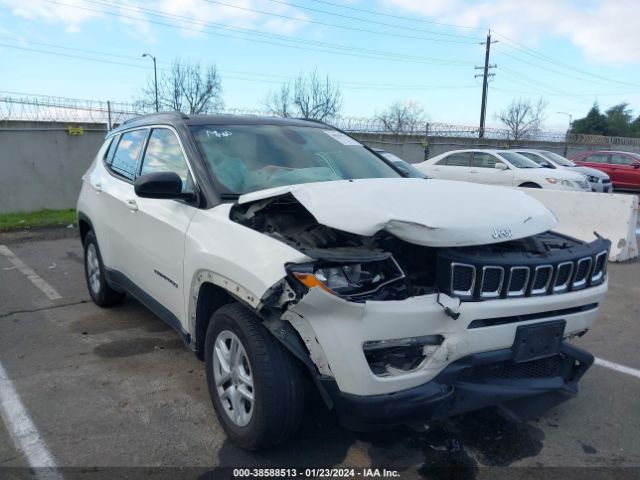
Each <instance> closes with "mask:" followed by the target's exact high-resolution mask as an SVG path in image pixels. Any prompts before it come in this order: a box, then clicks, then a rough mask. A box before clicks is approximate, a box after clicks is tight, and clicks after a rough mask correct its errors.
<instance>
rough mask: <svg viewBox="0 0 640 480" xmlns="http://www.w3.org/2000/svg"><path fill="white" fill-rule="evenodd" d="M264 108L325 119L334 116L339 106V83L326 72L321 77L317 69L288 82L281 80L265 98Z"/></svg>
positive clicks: (304, 116) (283, 114) (281, 114)
mask: <svg viewBox="0 0 640 480" xmlns="http://www.w3.org/2000/svg"><path fill="white" fill-rule="evenodd" d="M265 106H266V107H267V109H268V110H269V111H270V112H271V113H273V114H275V115H279V116H282V117H301V118H307V119H312V120H320V121H327V120H331V119H332V118H335V117H337V116H338V114H339V113H340V110H341V108H342V92H341V90H340V86H339V85H337V84H336V83H334V82H333V81H331V79H330V78H329V76H328V75H327V76H325V77H324V78H323V77H321V76H320V75H319V74H318V72H317V70H314V71H313V72H311V73H310V74H309V75H307V76H304V75H302V74H300V75H298V77H297V78H296V79H295V80H294V81H293V86H292V84H291V82H286V83H283V84H282V85H281V86H280V88H279V89H277V90H275V91H273V92H271V93H270V94H269V95H268V96H267V98H266V100H265Z"/></svg>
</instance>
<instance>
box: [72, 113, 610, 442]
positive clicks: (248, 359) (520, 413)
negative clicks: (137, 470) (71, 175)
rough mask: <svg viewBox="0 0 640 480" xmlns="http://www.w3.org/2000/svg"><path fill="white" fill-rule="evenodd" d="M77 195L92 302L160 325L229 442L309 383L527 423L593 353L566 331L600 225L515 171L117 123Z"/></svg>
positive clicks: (184, 120) (581, 316) (265, 132)
mask: <svg viewBox="0 0 640 480" xmlns="http://www.w3.org/2000/svg"><path fill="white" fill-rule="evenodd" d="M77 209H78V225H79V229H80V234H81V238H82V242H83V245H84V252H85V253H84V263H85V273H86V280H87V286H88V289H89V293H90V295H91V298H92V299H93V301H94V302H95V303H96V304H97V305H99V306H101V307H107V306H110V305H114V304H117V303H119V302H121V301H122V300H123V298H124V296H125V295H126V294H129V295H132V296H133V297H135V298H137V299H138V300H139V301H140V302H141V303H143V304H144V305H145V306H147V307H148V308H149V309H150V310H152V311H153V312H154V313H155V314H156V315H157V316H158V317H160V318H161V319H162V320H164V321H165V322H167V323H168V324H169V325H170V326H172V327H173V328H174V329H175V330H176V331H177V332H178V333H179V334H180V335H181V337H182V339H183V340H184V343H185V345H186V346H187V348H189V349H191V350H193V351H194V352H195V354H196V355H197V356H198V357H199V358H201V359H203V360H204V361H205V369H206V377H207V384H208V389H209V394H210V396H211V399H212V402H213V406H214V409H215V411H216V413H217V416H218V419H219V421H220V423H221V424H222V426H223V427H224V429H225V431H226V433H227V435H228V436H229V438H230V439H231V440H232V441H233V442H235V443H236V444H237V445H240V446H241V447H244V448H248V449H258V448H263V447H268V446H271V445H274V444H277V443H279V442H282V441H284V440H285V439H286V438H287V437H288V436H289V435H291V434H292V433H293V432H294V431H295V430H296V428H297V426H298V425H299V423H300V420H301V418H302V416H303V407H304V405H305V402H304V399H305V395H310V396H312V397H316V398H321V399H322V400H323V401H324V402H325V403H326V405H327V406H328V407H329V408H331V409H333V410H335V412H336V413H337V415H338V417H339V418H340V420H341V421H342V422H343V424H344V425H346V426H348V427H350V428H353V429H372V428H380V427H384V426H387V425H394V424H401V423H406V422H415V421H428V420H430V419H438V418H444V417H448V416H450V415H457V414H460V413H463V412H467V411H470V410H474V409H479V408H485V407H494V408H496V409H498V411H499V412H500V413H502V414H504V415H505V416H507V417H509V418H512V419H513V418H517V419H521V420H526V419H527V418H530V417H531V416H537V415H539V414H540V413H541V412H542V411H544V410H546V409H548V408H550V407H552V406H554V405H556V404H557V403H560V402H562V401H564V400H565V399H567V398H570V397H571V396H573V395H575V394H576V393H577V388H578V386H577V385H578V381H579V380H580V378H581V377H582V376H583V375H584V373H585V372H586V371H587V369H588V368H589V367H590V365H591V364H592V362H593V360H594V358H593V356H591V355H590V354H589V353H587V352H585V351H584V350H581V349H579V348H577V347H575V346H573V345H572V344H571V343H570V339H571V338H573V337H575V336H580V335H583V334H584V333H585V332H586V331H587V330H588V329H589V327H590V326H591V324H592V322H593V321H594V320H595V318H596V317H597V315H598V306H599V304H600V303H601V302H602V300H603V298H604V296H605V293H606V291H607V277H606V265H607V255H608V250H609V242H608V241H607V240H604V239H601V238H599V239H596V240H595V241H593V242H591V243H584V242H581V241H578V240H575V239H573V238H570V237H567V236H564V235H560V234H557V233H553V232H552V231H551V229H553V227H554V226H555V225H556V219H555V217H554V216H553V215H552V214H551V212H550V211H549V210H547V209H546V208H545V207H544V206H543V205H542V204H541V203H539V202H538V201H536V200H534V199H533V198H531V197H530V196H528V195H526V194H525V193H523V192H521V191H518V190H515V189H506V188H505V189H496V188H493V187H487V186H485V185H470V184H469V185H462V184H461V183H459V182H449V181H443V180H431V179H427V180H425V179H422V178H403V177H402V173H401V170H396V169H395V168H394V166H393V163H392V162H390V163H387V162H386V161H384V160H383V159H381V158H380V157H378V156H377V155H376V154H374V153H372V152H371V151H370V150H368V149H367V148H366V147H364V146H363V145H361V144H360V143H359V142H357V141H356V140H354V139H352V138H351V137H349V136H347V135H345V134H343V133H341V132H339V131H337V130H334V129H333V128H331V127H329V126H327V125H324V124H319V123H315V122H305V121H300V120H292V119H277V118H260V117H253V116H251V117H234V116H209V115H195V116H190V117H187V116H183V115H180V114H156V115H150V116H145V117H140V118H137V119H133V120H130V121H127V122H125V123H124V124H122V125H121V126H120V127H119V128H117V129H116V130H114V131H112V132H110V133H109V134H108V135H107V137H106V140H105V142H104V144H103V145H102V147H101V148H100V150H99V152H98V154H97V156H96V158H95V160H94V161H93V163H92V164H91V166H90V167H89V169H88V171H87V172H86V174H85V175H84V176H83V182H82V189H81V192H80V196H79V199H78V205H77ZM305 377H307V378H308V379H309V380H310V381H306V380H305ZM185 398H189V397H188V396H186V397H185Z"/></svg>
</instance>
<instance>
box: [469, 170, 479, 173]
mask: <svg viewBox="0 0 640 480" xmlns="http://www.w3.org/2000/svg"><path fill="white" fill-rule="evenodd" d="M469 173H478V170H469Z"/></svg>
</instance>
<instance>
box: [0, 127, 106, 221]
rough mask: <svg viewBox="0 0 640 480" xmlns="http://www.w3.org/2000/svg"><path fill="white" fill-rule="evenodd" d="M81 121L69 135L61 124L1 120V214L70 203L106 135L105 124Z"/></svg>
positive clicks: (75, 196)
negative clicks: (77, 132)
mask: <svg viewBox="0 0 640 480" xmlns="http://www.w3.org/2000/svg"><path fill="white" fill-rule="evenodd" d="M73 126H79V125H77V124H74V125H73ZM81 126H82V127H83V128H84V133H83V134H82V135H70V134H69V133H68V131H67V125H66V124H65V125H61V124H48V123H43V122H37V123H26V122H23V123H18V122H11V123H10V124H8V123H6V122H0V213H7V212H30V211H36V210H41V209H43V208H52V209H62V208H74V207H75V204H76V200H77V198H78V192H79V191H80V177H81V176H82V175H83V173H84V172H85V171H86V169H87V168H88V166H89V164H90V163H91V162H92V160H93V158H94V157H95V155H96V152H97V151H98V149H99V148H100V145H101V144H102V142H103V140H104V136H105V134H106V128H105V126H104V125H91V124H84V125H81Z"/></svg>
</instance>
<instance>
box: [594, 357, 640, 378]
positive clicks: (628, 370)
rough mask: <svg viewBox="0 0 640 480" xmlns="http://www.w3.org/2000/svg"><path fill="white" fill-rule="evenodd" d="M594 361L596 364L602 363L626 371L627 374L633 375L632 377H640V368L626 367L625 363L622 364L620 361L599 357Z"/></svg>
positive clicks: (603, 365) (619, 370)
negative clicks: (615, 361)
mask: <svg viewBox="0 0 640 480" xmlns="http://www.w3.org/2000/svg"><path fill="white" fill-rule="evenodd" d="M594 363H595V364H596V365H600V366H601V367H605V368H610V369H611V370H615V371H616V372H620V373H626V374H627V375H631V376H632V377H636V378H640V370H636V369H635V368H631V367H625V366H624V365H620V364H619V363H614V362H610V361H609V360H603V359H602V358H597V357H596V361H595V362H594Z"/></svg>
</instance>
